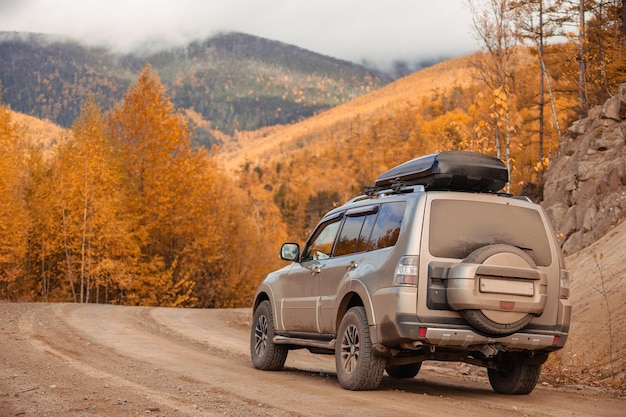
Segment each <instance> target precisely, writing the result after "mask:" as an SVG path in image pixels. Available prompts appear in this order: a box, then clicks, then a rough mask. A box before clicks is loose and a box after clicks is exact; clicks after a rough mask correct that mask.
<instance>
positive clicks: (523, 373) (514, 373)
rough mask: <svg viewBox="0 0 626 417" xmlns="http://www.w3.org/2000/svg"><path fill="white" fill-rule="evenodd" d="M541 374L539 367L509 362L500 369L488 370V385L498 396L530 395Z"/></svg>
mask: <svg viewBox="0 0 626 417" xmlns="http://www.w3.org/2000/svg"><path fill="white" fill-rule="evenodd" d="M539 374H541V365H528V364H521V363H516V362H511V363H509V364H507V365H506V366H505V367H503V368H500V369H488V370H487V375H488V376H489V383H490V384H491V387H492V388H493V390H494V391H495V392H497V393H499V394H510V395H526V394H530V393H531V392H532V390H533V389H535V385H537V381H538V380H539Z"/></svg>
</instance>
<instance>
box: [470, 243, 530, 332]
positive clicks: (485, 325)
mask: <svg viewBox="0 0 626 417" xmlns="http://www.w3.org/2000/svg"><path fill="white" fill-rule="evenodd" d="M502 253H512V254H514V255H516V256H519V257H520V258H521V259H522V260H523V261H525V262H526V263H527V264H528V266H529V267H530V268H537V265H536V264H535V261H534V260H533V259H532V258H531V257H530V256H529V255H528V254H527V253H526V252H524V251H523V250H521V249H520V248H517V247H515V246H512V245H506V244H502V243H497V244H493V245H487V246H483V247H481V248H478V249H476V250H475V251H474V252H472V253H470V254H469V255H468V257H467V258H465V259H464V260H463V262H464V263H474V264H482V263H484V262H486V261H487V260H489V258H491V257H493V256H495V255H498V254H502ZM460 313H461V315H462V316H463V318H464V319H465V320H466V321H467V322H468V323H469V325H470V326H472V327H473V328H474V329H475V330H477V331H478V332H480V333H482V334H486V335H492V336H508V335H510V334H513V333H515V332H518V331H520V330H521V329H523V328H524V327H526V325H527V324H528V323H529V322H530V321H531V320H532V318H533V317H534V315H532V314H526V315H525V316H523V317H522V318H521V319H519V320H517V321H514V322H512V323H497V322H495V321H493V320H491V319H490V318H489V317H487V316H486V315H485V313H484V312H483V311H481V310H461V311H460Z"/></svg>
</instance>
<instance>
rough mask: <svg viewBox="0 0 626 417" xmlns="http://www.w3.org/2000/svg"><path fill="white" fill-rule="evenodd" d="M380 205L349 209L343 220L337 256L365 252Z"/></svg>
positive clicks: (336, 250) (336, 251) (336, 249)
mask: <svg viewBox="0 0 626 417" xmlns="http://www.w3.org/2000/svg"><path fill="white" fill-rule="evenodd" d="M378 209H379V206H378V205H375V206H367V207H359V208H356V209H353V210H349V211H348V212H347V213H346V219H345V220H344V222H343V226H342V228H341V232H340V233H339V239H338V240H337V247H336V248H335V256H342V255H348V254H351V253H356V252H365V250H366V249H367V239H368V238H369V235H370V234H371V233H372V226H373V225H374V220H375V219H376V214H377V213H378Z"/></svg>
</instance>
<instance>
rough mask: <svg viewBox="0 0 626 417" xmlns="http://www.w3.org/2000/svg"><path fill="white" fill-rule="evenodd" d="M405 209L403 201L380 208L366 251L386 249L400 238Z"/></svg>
mask: <svg viewBox="0 0 626 417" xmlns="http://www.w3.org/2000/svg"><path fill="white" fill-rule="evenodd" d="M405 207H406V203H405V202H403V201H398V202H395V203H388V204H383V205H382V206H381V208H380V212H379V213H378V218H377V219H376V224H375V225H374V230H373V231H372V236H371V237H370V239H369V244H368V246H367V250H377V249H383V248H388V247H390V246H393V245H395V244H396V242H397V241H398V236H400V228H401V226H402V219H403V218H404V209H405Z"/></svg>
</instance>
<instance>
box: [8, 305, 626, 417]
mask: <svg viewBox="0 0 626 417" xmlns="http://www.w3.org/2000/svg"><path fill="white" fill-rule="evenodd" d="M249 326H250V311H249V310H246V309H242V310H199V309H197V310H191V309H168V308H148V307H117V306H107V305H80V304H0V417H10V416H26V417H29V416H51V417H57V416H63V417H66V416H70V417H71V416H77V417H93V416H122V417H123V416H359V417H367V416H429V417H440V416H450V415H459V416H480V417H490V416H498V417H501V416H623V415H624V410H625V409H626V401H624V400H622V399H612V398H607V397H604V396H602V395H600V394H599V393H596V392H593V391H590V390H587V389H569V390H562V389H561V390H558V389H555V388H551V387H548V386H538V387H537V388H536V389H535V391H533V393H531V394H530V395H528V396H503V395H498V394H495V393H493V392H492V391H491V388H490V387H489V383H488V382H487V379H486V377H485V374H484V372H482V371H479V372H477V371H476V369H477V368H470V367H468V366H467V365H462V364H460V365H457V364H454V365H450V364H445V366H441V364H438V363H431V364H428V363H426V364H425V365H424V366H423V367H422V370H421V371H420V373H419V375H418V376H417V377H416V378H414V379H412V380H409V381H401V380H396V379H392V378H390V377H387V376H385V378H384V379H383V382H382V384H381V387H380V389H379V390H377V391H370V392H350V391H345V390H343V389H342V388H341V387H340V386H339V384H338V382H337V379H336V375H335V373H334V361H333V358H332V356H320V355H313V354H310V353H308V351H306V350H301V351H292V352H290V353H289V357H288V359H287V364H286V369H285V370H284V371H282V372H262V371H257V370H255V369H254V368H253V367H252V364H251V362H250V359H249V353H248V337H249V336H248V334H249Z"/></svg>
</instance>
